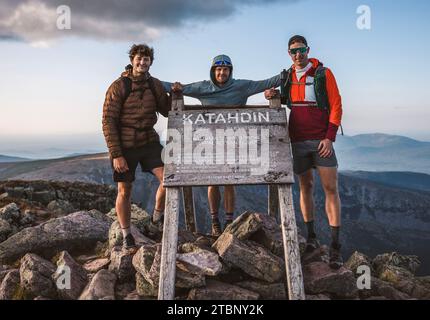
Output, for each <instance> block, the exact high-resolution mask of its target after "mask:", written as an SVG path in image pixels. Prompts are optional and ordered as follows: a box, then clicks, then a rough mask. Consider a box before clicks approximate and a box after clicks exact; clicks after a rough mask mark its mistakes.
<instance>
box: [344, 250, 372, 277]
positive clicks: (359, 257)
mask: <svg viewBox="0 0 430 320" xmlns="http://www.w3.org/2000/svg"><path fill="white" fill-rule="evenodd" d="M363 265H364V266H368V267H369V268H370V271H371V272H372V274H373V272H374V270H373V268H372V260H371V259H370V258H369V257H368V256H366V255H365V254H363V253H361V252H358V251H355V252H354V253H353V254H352V255H351V257H350V258H349V259H348V261H347V262H345V265H344V266H345V268H348V269H349V270H351V271H352V273H353V274H354V275H355V276H356V277H358V276H359V275H360V274H358V273H357V268H358V267H359V266H363Z"/></svg>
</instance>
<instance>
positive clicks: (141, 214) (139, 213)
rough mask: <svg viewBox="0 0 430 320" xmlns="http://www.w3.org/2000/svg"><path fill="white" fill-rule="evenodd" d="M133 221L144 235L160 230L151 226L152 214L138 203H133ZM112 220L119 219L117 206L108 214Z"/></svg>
mask: <svg viewBox="0 0 430 320" xmlns="http://www.w3.org/2000/svg"><path fill="white" fill-rule="evenodd" d="M130 214H131V223H132V225H134V226H135V227H136V228H137V229H138V230H139V231H140V233H142V234H144V235H148V234H152V232H157V233H159V231H158V230H157V231H156V230H155V229H153V228H151V215H149V213H147V212H146V211H145V210H143V209H142V208H140V207H139V206H137V205H136V204H134V203H133V204H132V205H131V212H130ZM107 215H108V216H109V217H110V218H111V219H112V220H114V221H117V215H116V210H115V208H112V210H111V211H109V213H108V214H107Z"/></svg>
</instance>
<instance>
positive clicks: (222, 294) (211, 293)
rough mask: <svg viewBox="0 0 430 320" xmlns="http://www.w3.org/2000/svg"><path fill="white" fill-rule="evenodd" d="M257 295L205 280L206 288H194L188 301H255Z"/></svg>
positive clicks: (235, 287) (236, 287)
mask: <svg viewBox="0 0 430 320" xmlns="http://www.w3.org/2000/svg"><path fill="white" fill-rule="evenodd" d="M258 298H259V295H258V293H256V292H252V291H249V290H247V289H244V288H241V287H238V286H235V285H232V284H228V283H224V282H220V281H216V280H207V285H206V287H203V288H195V289H192V290H191V291H190V293H189V294H188V299H189V300H257V299H258Z"/></svg>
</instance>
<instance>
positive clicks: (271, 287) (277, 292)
mask: <svg viewBox="0 0 430 320" xmlns="http://www.w3.org/2000/svg"><path fill="white" fill-rule="evenodd" d="M235 285H236V286H239V287H241V288H245V289H248V290H250V291H253V292H256V293H258V294H259V295H260V298H259V299H262V300H285V299H287V293H286V292H285V286H284V284H283V283H267V282H263V281H257V280H248V281H241V282H236V283H235Z"/></svg>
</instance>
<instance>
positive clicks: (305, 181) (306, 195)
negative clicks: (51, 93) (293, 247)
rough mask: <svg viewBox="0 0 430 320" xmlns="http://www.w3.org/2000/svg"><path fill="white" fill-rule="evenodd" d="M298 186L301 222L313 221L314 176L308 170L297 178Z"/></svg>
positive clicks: (311, 171)
mask: <svg viewBox="0 0 430 320" xmlns="http://www.w3.org/2000/svg"><path fill="white" fill-rule="evenodd" d="M299 185H300V209H301V211H302V215H303V220H305V222H309V221H312V220H314V195H313V191H314V175H313V170H312V169H310V170H308V171H306V172H305V173H303V174H301V175H300V176H299Z"/></svg>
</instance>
